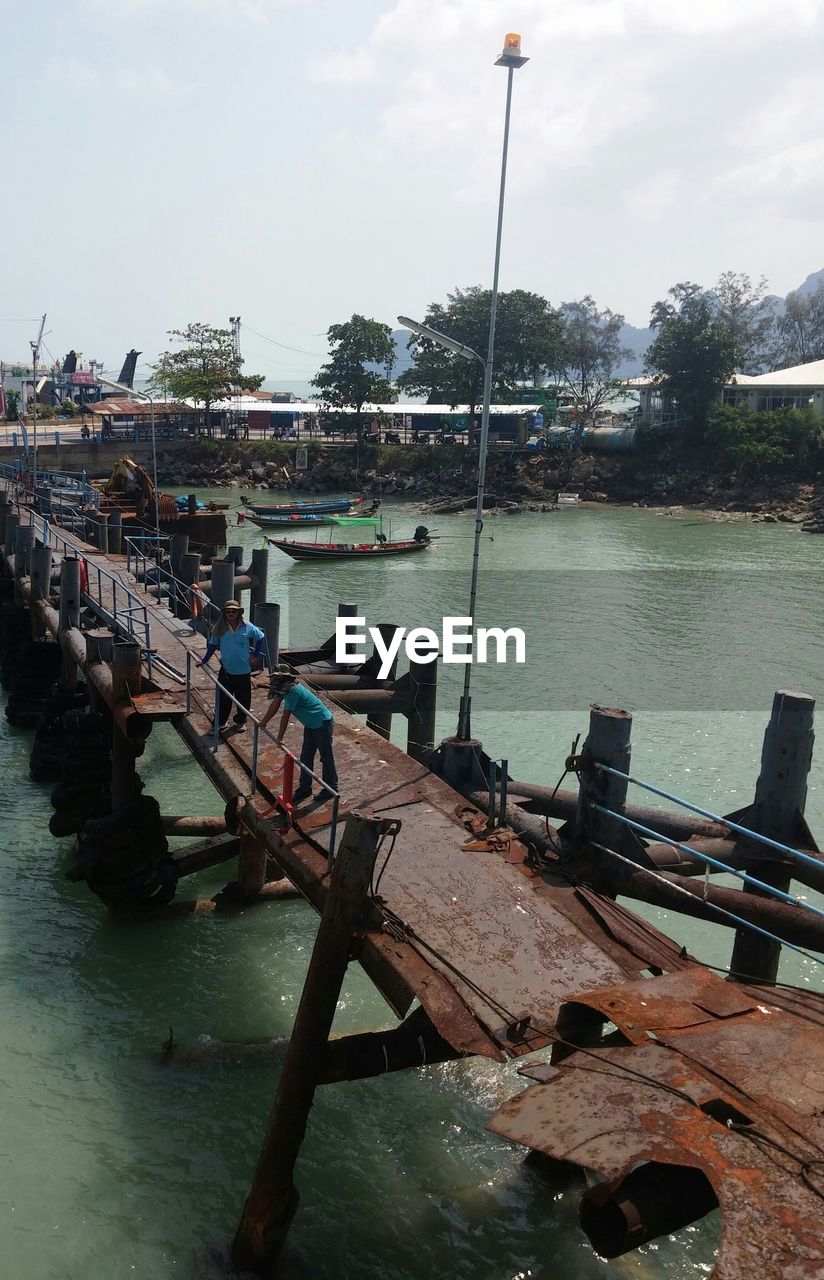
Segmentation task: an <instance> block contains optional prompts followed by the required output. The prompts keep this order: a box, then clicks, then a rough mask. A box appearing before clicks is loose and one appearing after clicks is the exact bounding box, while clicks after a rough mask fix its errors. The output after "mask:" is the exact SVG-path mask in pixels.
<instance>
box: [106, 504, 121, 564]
mask: <svg viewBox="0 0 824 1280" xmlns="http://www.w3.org/2000/svg"><path fill="white" fill-rule="evenodd" d="M106 525H107V528H108V538H109V551H110V552H111V553H112V555H115V556H119V555H121V554H122V551H123V512H122V511H110V512H109V514H108V516H107V518H106Z"/></svg>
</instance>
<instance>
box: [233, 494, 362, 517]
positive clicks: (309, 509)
mask: <svg viewBox="0 0 824 1280" xmlns="http://www.w3.org/2000/svg"><path fill="white" fill-rule="evenodd" d="M240 500H241V502H242V503H244V505H245V506H247V507H248V508H249V510H250V511H254V513H255V515H256V516H322V515H330V514H332V513H339V514H343V513H344V512H346V511H351V510H352V508H353V507H354V506H356V505H358V504H359V503H362V502H363V499H362V498H358V499H357V500H356V502H353V501H352V500H351V499H350V498H326V499H323V500H322V501H320V502H287V503H284V504H283V505H282V506H271V505H269V504H267V503H261V502H250V501H249V499H248V498H244V497H243V496H242V495H241V499H240Z"/></svg>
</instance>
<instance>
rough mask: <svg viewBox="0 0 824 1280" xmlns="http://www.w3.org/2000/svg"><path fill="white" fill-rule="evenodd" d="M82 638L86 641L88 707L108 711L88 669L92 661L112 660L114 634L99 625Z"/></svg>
mask: <svg viewBox="0 0 824 1280" xmlns="http://www.w3.org/2000/svg"><path fill="white" fill-rule="evenodd" d="M83 638H84V639H85V641H86V682H87V684H88V688H89V708H90V710H91V711H95V712H105V713H108V710H109V708H108V706H107V705H106V702H105V699H104V698H102V697H101V696H100V694H99V692H98V691H97V689H96V688H95V684H94V681H93V680H92V678H91V672H90V670H89V669H90V667H91V666H93V664H94V663H101V662H106V663H109V662H111V661H112V648H113V646H114V635H113V633H112V632H111V631H107V630H106V629H105V628H103V627H100V628H96V629H95V630H93V631H86V632H84V633H83Z"/></svg>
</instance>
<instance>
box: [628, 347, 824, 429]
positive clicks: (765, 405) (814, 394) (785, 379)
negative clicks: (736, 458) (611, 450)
mask: <svg viewBox="0 0 824 1280" xmlns="http://www.w3.org/2000/svg"><path fill="white" fill-rule="evenodd" d="M622 385H623V386H624V387H626V389H627V391H637V392H638V394H639V397H640V406H639V409H638V414H637V417H638V421H639V424H640V425H643V426H675V424H676V422H677V418H678V412H677V405H674V404H673V402H672V401H671V399H670V397H669V396H668V395H667V393H666V390H665V388H662V387H661V385H660V383H659V380H658V378H657V377H656V376H655V375H654V374H647V375H645V376H644V377H641V378H633V379H631V380H629V381H627V382H625V383H623V384H622ZM719 399H720V401H721V402H722V403H723V404H731V405H744V406H746V407H747V408H748V409H752V410H753V411H754V412H758V413H761V412H765V411H766V410H769V409H784V408H788V407H789V408H795V409H805V408H807V407H809V408H812V409H813V410H814V412H815V414H816V416H817V417H819V418H822V419H824V360H810V361H809V362H808V363H807V364H797V365H793V366H792V368H790V369H774V370H773V371H772V373H759V374H755V375H752V374H746V373H734V374H733V375H732V377H731V378H730V379H729V381H728V382H727V384H726V386H725V387H724V389H723V391H722V393H721V396H720V397H719Z"/></svg>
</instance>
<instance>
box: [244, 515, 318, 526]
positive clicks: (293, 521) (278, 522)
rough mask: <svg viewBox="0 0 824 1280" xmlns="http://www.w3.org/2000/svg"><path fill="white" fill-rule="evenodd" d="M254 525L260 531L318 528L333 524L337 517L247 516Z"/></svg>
mask: <svg viewBox="0 0 824 1280" xmlns="http://www.w3.org/2000/svg"><path fill="white" fill-rule="evenodd" d="M246 519H247V520H249V521H250V522H251V523H252V524H256V525H257V526H258V528H259V529H294V528H298V529H299V528H301V527H303V528H305V527H306V526H307V525H311V526H313V527H315V528H317V526H318V525H323V524H332V523H334V519H335V517H334V516H333V515H332V514H331V513H329V514H328V515H317V516H316V515H299V516H274V515H256V516H247V517H246Z"/></svg>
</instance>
